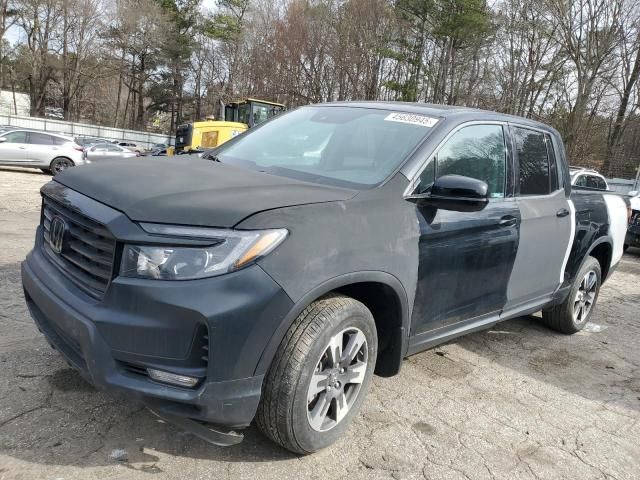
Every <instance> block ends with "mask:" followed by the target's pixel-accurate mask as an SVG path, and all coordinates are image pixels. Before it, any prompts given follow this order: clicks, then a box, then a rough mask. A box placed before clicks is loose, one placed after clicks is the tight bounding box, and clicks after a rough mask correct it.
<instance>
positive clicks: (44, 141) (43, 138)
mask: <svg viewBox="0 0 640 480" xmlns="http://www.w3.org/2000/svg"><path fill="white" fill-rule="evenodd" d="M29 143H30V144H31V145H53V138H52V137H51V135H47V134H45V133H35V132H29Z"/></svg>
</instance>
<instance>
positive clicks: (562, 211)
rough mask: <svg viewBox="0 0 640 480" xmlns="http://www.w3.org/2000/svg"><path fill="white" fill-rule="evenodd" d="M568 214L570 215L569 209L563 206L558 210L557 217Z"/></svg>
mask: <svg viewBox="0 0 640 480" xmlns="http://www.w3.org/2000/svg"><path fill="white" fill-rule="evenodd" d="M567 215H569V210H567V209H566V208H561V209H560V210H558V211H557V212H556V217H566V216H567Z"/></svg>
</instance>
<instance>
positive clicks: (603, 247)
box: [576, 236, 613, 283]
mask: <svg viewBox="0 0 640 480" xmlns="http://www.w3.org/2000/svg"><path fill="white" fill-rule="evenodd" d="M612 256H613V240H612V239H611V237H609V236H606V237H601V238H599V239H598V240H596V241H595V242H593V244H592V245H591V247H589V250H588V251H587V254H586V255H585V256H584V258H583V259H582V262H580V267H578V269H577V270H576V273H577V272H578V271H579V270H580V268H582V265H583V264H584V262H585V260H586V259H587V257H593V258H595V259H596V260H598V263H599V264H600V271H601V273H602V283H604V281H605V280H606V279H607V277H608V276H609V271H610V269H611V258H612Z"/></svg>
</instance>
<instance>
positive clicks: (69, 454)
mask: <svg viewBox="0 0 640 480" xmlns="http://www.w3.org/2000/svg"><path fill="white" fill-rule="evenodd" d="M48 179H49V177H47V176H46V175H43V174H41V173H39V172H37V171H34V172H30V171H27V170H18V169H0V480H8V479H29V480H31V479H51V480H54V479H64V480H70V479H143V478H152V477H150V475H155V476H154V477H153V478H157V479H165V478H176V479H185V478H189V479H205V478H206V479H226V478H234V479H241V478H251V479H254V478H260V479H261V480H268V479H271V478H273V479H276V478H277V479H298V478H350V479H353V478H355V479H357V478H367V479H378V478H394V479H405V478H406V479H418V478H419V479H422V478H424V479H447V480H456V479H485V478H486V479H545V480H546V479H555V478H571V479H580V480H588V479H618V480H622V479H638V478H640V445H639V442H638V440H639V439H640V421H639V420H640V325H639V322H638V318H639V315H638V306H639V305H640V287H639V286H638V283H639V281H640V250H636V251H631V252H630V253H628V254H627V255H625V257H624V258H623V260H622V263H621V265H620V266H619V268H618V270H617V272H616V273H615V275H614V276H613V277H612V278H611V280H610V281H609V282H608V283H607V284H606V285H605V287H604V289H603V290H602V293H601V296H600V300H599V306H598V308H597V310H596V312H595V315H594V319H593V320H594V322H595V323H594V324H591V325H590V330H591V331H590V332H582V333H580V334H578V335H574V336H564V335H560V334H557V333H554V332H552V331H549V330H547V329H546V328H544V327H542V326H540V325H539V324H538V322H537V320H536V318H535V317H526V318H520V319H516V320H513V321H509V322H505V323H503V324H501V325H499V326H498V327H497V328H495V329H493V330H488V331H486V332H483V333H477V334H473V335H468V336H466V337H463V338H461V339H459V340H457V341H454V342H451V343H448V344H446V345H443V346H440V347H438V348H435V349H433V350H430V351H428V352H424V353H421V354H419V355H415V356H413V357H411V358H410V359H408V360H407V361H405V363H404V365H403V369H402V372H401V374H400V375H398V376H396V377H394V378H391V379H382V378H376V379H375V380H374V384H373V387H372V389H371V391H370V394H369V397H368V399H367V401H366V402H365V406H364V410H363V412H362V414H361V415H360V416H359V417H358V418H357V420H356V421H355V422H354V424H353V425H352V427H351V429H350V430H349V432H348V434H347V435H346V436H345V437H344V438H343V439H342V440H340V441H339V442H338V443H337V444H336V445H334V446H333V447H331V448H329V449H327V450H325V451H322V452H319V453H317V454H315V455H311V456H308V457H304V458H299V457H296V456H293V455H291V454H289V453H288V452H286V451H284V450H282V449H280V448H278V447H276V446H275V445H273V444H271V443H269V442H268V441H267V440H265V439H264V438H263V437H262V436H261V435H260V433H259V432H258V431H257V430H256V429H255V428H251V429H249V430H248V431H247V435H246V439H245V441H244V442H243V443H242V444H240V445H238V446H236V447H231V448H218V447H213V446H210V445H208V444H206V443H204V442H202V441H200V440H199V439H197V438H195V437H193V436H192V435H190V434H186V433H183V432H181V431H179V430H177V429H176V428H174V427H172V426H170V425H167V424H164V423H162V422H160V421H158V420H156V419H155V418H154V417H153V416H152V415H151V414H150V413H149V412H148V411H146V410H145V409H144V408H142V407H141V406H139V405H136V404H133V403H130V402H128V401H127V400H126V399H121V398H115V397H112V396H110V395H108V394H105V393H101V392H97V391H95V390H94V389H93V388H92V387H90V386H89V385H88V384H86V383H85V382H84V381H83V380H81V378H80V377H79V376H78V375H77V374H76V373H75V372H74V371H73V370H71V369H69V368H68V367H67V365H66V364H65V362H64V361H63V360H62V359H61V358H60V357H59V356H58V354H57V353H56V352H54V351H52V350H51V349H50V348H49V347H48V346H47V344H46V343H45V341H44V340H43V338H42V336H41V335H40V334H38V332H37V330H36V328H35V327H34V325H33V323H32V321H31V319H30V318H29V315H28V314H27V311H26V308H25V305H24V299H23V296H22V292H21V286H20V274H19V262H20V261H21V259H22V258H24V255H25V254H26V253H27V251H28V250H29V249H30V248H31V245H32V238H33V233H34V229H35V225H36V224H37V222H38V219H39V214H38V209H39V205H40V201H39V197H38V189H39V188H40V186H42V184H44V183H45V182H46V181H48ZM598 330H600V331H598Z"/></svg>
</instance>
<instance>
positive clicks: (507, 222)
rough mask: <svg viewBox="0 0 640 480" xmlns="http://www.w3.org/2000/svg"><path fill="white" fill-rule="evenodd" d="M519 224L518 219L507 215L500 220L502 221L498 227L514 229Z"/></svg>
mask: <svg viewBox="0 0 640 480" xmlns="http://www.w3.org/2000/svg"><path fill="white" fill-rule="evenodd" d="M517 223H518V219H517V218H516V217H513V216H511V215H505V216H504V217H502V218H501V219H500V221H499V222H498V225H499V226H500V227H513V226H515V225H517Z"/></svg>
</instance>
